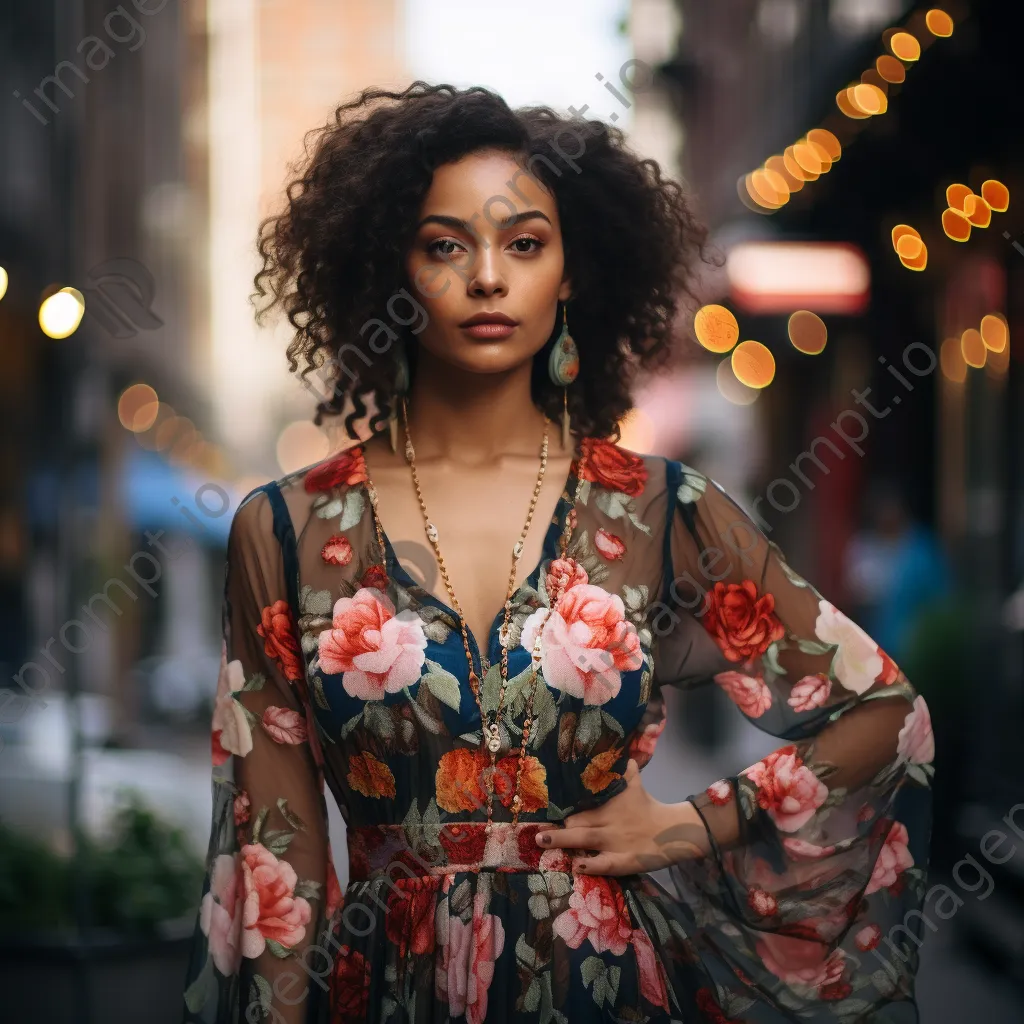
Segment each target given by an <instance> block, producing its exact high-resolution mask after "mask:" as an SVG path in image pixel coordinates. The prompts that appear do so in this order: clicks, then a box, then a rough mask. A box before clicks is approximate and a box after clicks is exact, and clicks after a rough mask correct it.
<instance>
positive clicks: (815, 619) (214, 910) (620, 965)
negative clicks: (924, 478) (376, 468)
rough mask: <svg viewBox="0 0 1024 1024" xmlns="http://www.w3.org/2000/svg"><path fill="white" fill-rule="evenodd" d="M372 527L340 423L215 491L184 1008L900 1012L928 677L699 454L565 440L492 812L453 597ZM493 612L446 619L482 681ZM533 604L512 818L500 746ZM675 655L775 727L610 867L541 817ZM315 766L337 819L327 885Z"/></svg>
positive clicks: (638, 714) (612, 769)
mask: <svg viewBox="0 0 1024 1024" xmlns="http://www.w3.org/2000/svg"><path fill="white" fill-rule="evenodd" d="M584 451H585V455H586V457H585V458H581V455H582V454H583V453H584ZM577 485H579V487H578V489H577ZM566 526H568V528H569V530H570V533H569V544H568V548H567V550H566V551H565V556H564V557H561V554H560V551H559V547H558V540H559V538H560V536H561V534H562V532H563V528H564V527H566ZM382 540H383V550H381V542H380V541H379V539H378V535H377V533H376V531H375V528H374V519H373V513H372V508H371V505H370V502H369V492H368V489H367V474H366V463H365V460H364V449H363V446H362V443H357V444H355V445H353V446H352V447H349V448H347V449H345V450H343V451H341V452H340V453H338V454H336V455H333V456H331V457H330V458H328V459H326V460H325V461H323V462H321V463H318V464H316V465H315V466H313V467H311V468H308V469H305V470H302V471H299V472H297V473H294V474H292V475H289V476H287V477H284V478H283V479H281V480H279V481H276V482H274V483H270V484H267V485H264V486H262V487H260V488H257V489H256V490H255V491H253V492H251V493H250V494H249V495H248V496H247V498H246V499H245V500H244V501H243V502H242V504H241V506H240V508H239V510H238V512H237V514H236V516H235V518H234V521H233V523H232V526H231V532H230V539H229V544H228V560H227V571H226V582H225V595H224V611H223V624H224V647H223V652H224V654H223V660H222V665H221V672H220V678H219V681H218V690H217V697H216V706H215V710H214V713H213V740H212V746H213V765H214V767H213V820H212V826H211V834H210V846H209V855H208V870H207V877H206V881H205V883H204V886H203V892H202V899H201V906H200V909H199V912H198V918H197V922H196V929H195V938H194V944H193V952H192V959H191V963H190V967H189V972H188V978H187V982H186V991H185V996H184V1003H185V1008H184V1011H183V1013H184V1016H183V1020H184V1021H191V1022H202V1024H229V1022H231V1024H234V1022H239V1021H267V1020H269V1021H273V1022H288V1024H293V1022H299V1021H302V1022H307V1024H308V1022H316V1024H326V1022H330V1024H348V1022H358V1021H371V1022H374V1024H377V1022H385V1021H386V1022H390V1024H435V1022H441V1021H449V1020H452V1021H458V1022H462V1021H466V1022H467V1024H481V1022H483V1021H495V1022H507V1024H521V1022H526V1021H530V1022H533V1021H539V1022H543V1024H547V1022H558V1024H567V1022H571V1024H585V1022H588V1021H631V1022H652V1024H667V1022H670V1021H672V1022H684V1024H691V1022H697V1021H710V1022H716V1024H730V1022H731V1024H743V1022H746V1024H764V1022H782V1021H807V1022H837V1021H841V1022H851V1024H852V1022H855V1021H856V1022H862V1021H863V1022H867V1021H872V1022H873V1021H883V1020H884V1021H900V1022H904V1021H906V1022H914V1021H917V1020H918V1015H917V1011H916V1008H915V1006H916V1004H915V1001H914V995H913V978H914V974H915V971H916V966H917V953H918V948H919V947H920V944H921V941H922V935H921V919H922V918H921V915H920V914H919V913H917V911H919V909H920V907H921V903H922V897H923V892H924V887H925V871H926V862H927V849H928V840H929V830H930V814H931V790H930V778H931V773H932V766H931V761H932V758H933V754H934V749H933V740H932V732H931V725H930V721H929V716H928V709H927V707H926V706H925V703H924V701H923V699H922V698H921V697H920V696H917V695H916V694H915V692H914V690H913V689H912V688H911V685H910V683H909V682H908V681H907V679H906V678H905V677H904V675H903V673H902V672H901V671H900V669H899V668H898V667H897V666H896V665H895V664H894V663H893V661H892V660H891V659H890V658H889V657H888V656H887V655H886V653H885V652H884V651H883V650H881V649H880V648H879V647H878V646H877V644H875V643H874V642H873V641H872V640H871V639H870V637H868V636H867V635H866V634H865V633H864V631H863V630H862V629H861V628H860V627H858V626H857V625H856V624H855V623H854V622H852V621H851V620H850V619H848V618H847V617H846V616H845V615H843V613H842V612H841V611H839V610H838V609H837V608H836V607H834V606H833V605H832V604H830V603H829V601H828V600H826V599H825V598H823V597H822V596H821V595H820V594H819V593H818V592H817V591H816V590H815V588H814V587H813V586H812V585H811V584H809V583H808V582H807V581H806V580H804V579H802V578H801V577H800V576H799V575H798V574H797V573H796V572H794V571H793V569H791V568H790V567H789V566H788V565H787V563H786V561H785V559H784V557H783V554H782V552H781V551H780V549H779V548H778V546H777V545H776V544H774V543H773V542H772V541H771V540H769V539H768V536H767V534H766V532H765V529H764V528H762V526H760V525H759V524H758V523H757V522H755V521H754V519H753V518H752V517H751V516H750V515H748V514H747V513H746V512H745V511H744V510H743V509H742V508H741V507H740V506H739V505H738V504H737V503H736V502H735V501H734V500H733V499H732V498H730V497H729V496H728V494H727V493H726V492H725V491H724V490H723V489H722V488H721V487H720V486H719V485H718V484H716V483H715V482H714V481H713V480H711V479H708V478H707V477H705V476H703V475H702V474H701V473H699V472H697V471H696V470H694V469H691V468H690V467H688V466H686V465H684V464H682V463H681V462H678V461H673V460H668V459H665V458H662V457H660V456H653V455H637V454H634V453H632V452H629V451H627V450H625V449H624V448H622V447H620V446H618V445H616V444H613V443H611V442H609V441H606V440H598V439H591V438H585V439H582V440H581V441H579V443H578V444H577V447H576V450H575V452H574V460H573V463H572V467H571V469H570V471H569V475H568V478H567V480H566V482H565V487H564V489H563V491H562V495H561V497H560V499H559V502H558V506H557V508H556V511H555V513H554V515H553V516H552V519H551V521H550V523H549V524H548V527H547V533H546V535H545V538H544V549H543V554H542V557H541V560H540V562H539V564H538V565H537V566H536V567H535V568H534V569H533V571H532V572H531V573H530V575H529V576H528V577H527V578H526V580H525V581H524V583H523V584H522V585H521V586H520V587H519V589H518V590H517V591H516V593H515V596H514V599H513V608H512V620H511V629H510V632H509V635H508V637H507V638H506V640H507V643H508V678H509V685H508V691H507V695H506V704H505V709H504V710H503V713H502V718H501V723H502V737H501V738H502V748H501V752H500V754H499V760H498V769H499V771H498V772H497V773H496V774H495V776H494V779H495V797H494V809H495V813H494V818H495V824H494V827H493V829H492V831H491V832H490V834H487V833H485V826H484V822H485V821H486V810H485V802H484V792H483V788H482V786H483V783H482V782H481V772H482V770H483V768H484V766H485V765H489V759H486V758H485V757H484V756H483V755H482V753H481V721H480V713H479V710H478V708H477V705H476V702H475V700H474V698H473V695H472V692H471V690H470V688H469V682H468V666H467V661H466V657H465V650H464V647H463V643H462V636H461V633H460V630H459V625H458V620H457V618H456V616H455V614H454V612H453V611H452V609H451V608H450V607H449V606H448V605H447V604H446V603H444V602H443V601H441V600H440V599H439V598H438V597H437V596H436V595H434V594H432V593H430V592H428V591H427V590H426V589H424V587H423V586H422V585H420V584H419V583H418V582H417V581H416V579H415V578H414V577H413V576H412V575H411V574H410V573H409V572H408V571H407V570H406V569H405V568H404V567H403V566H402V564H401V563H400V562H399V561H398V559H397V557H396V554H395V550H394V548H393V546H392V544H391V541H390V540H389V539H388V538H387V536H386V535H384V536H383V538H382ZM555 580H559V581H563V582H564V581H566V580H567V585H564V586H563V587H562V589H561V592H560V596H559V597H558V599H557V602H556V603H555V605H554V606H553V607H552V606H551V605H550V603H549V597H548V595H549V594H550V593H552V592H553V591H555V590H556V588H555V587H554V586H553V581H555ZM500 623H501V618H500V615H499V616H498V617H496V619H495V621H494V624H493V628H492V630H491V632H490V634H489V636H488V637H487V638H486V647H487V650H486V651H480V650H478V649H477V646H476V644H475V643H472V642H471V650H472V655H473V659H474V667H475V669H476V671H477V673H478V677H479V678H480V679H481V680H482V684H481V700H482V703H483V707H484V711H485V713H487V712H489V711H490V710H492V709H493V708H494V707H495V705H496V703H497V693H498V686H499V682H500V679H499V667H500V660H501V647H500V644H499V635H498V634H499V626H500ZM538 630H539V631H541V634H542V641H543V660H542V662H541V665H540V671H539V672H538V675H537V678H536V689H535V691H534V702H533V709H532V713H533V726H532V729H531V731H530V734H529V739H528V747H527V757H526V759H525V763H524V766H523V774H522V780H521V784H520V796H521V799H522V801H523V802H522V808H521V814H520V819H519V822H518V823H517V824H516V825H513V824H512V822H511V818H512V814H511V811H510V809H509V807H510V804H511V792H510V786H509V785H507V784H503V783H502V779H503V778H505V779H507V778H509V777H513V778H514V772H515V760H516V755H517V754H518V750H519V741H520V738H521V735H522V732H521V729H522V722H523V719H524V717H525V714H526V706H527V697H528V693H527V692H526V685H527V683H528V681H529V679H530V672H529V667H530V660H531V651H532V648H533V642H534V638H535V636H536V634H537V631H538ZM703 683H714V684H716V685H718V686H719V687H721V688H722V690H723V691H724V692H725V693H726V694H727V695H728V696H729V698H731V700H732V702H733V703H734V704H735V705H736V708H737V709H738V711H739V713H740V714H743V715H745V716H746V717H747V718H749V719H750V720H751V721H752V722H753V723H754V724H756V725H757V726H759V727H760V728H761V729H763V730H764V731H765V732H767V733H769V734H771V735H772V736H775V737H777V738H778V741H779V747H778V749H777V750H775V751H774V753H771V754H770V755H768V756H766V757H765V758H763V759H762V760H760V761H758V762H757V763H756V764H754V765H752V766H750V767H747V768H745V769H744V770H742V771H740V772H738V774H737V775H735V776H733V777H730V778H725V779H721V780H720V781H716V782H713V783H712V784H711V785H709V786H708V788H707V789H706V790H705V791H703V792H701V793H698V794H696V795H692V796H688V795H687V794H685V793H680V794H679V796H678V799H679V800H683V799H689V800H690V801H691V802H692V803H693V804H694V805H695V806H696V807H697V809H698V811H699V813H700V816H701V819H702V821H703V823H704V825H705V826H706V828H707V833H708V843H709V844H710V849H711V853H710V854H709V855H707V856H704V857H699V858H697V859H695V860H689V861H685V862H682V863H679V864H676V865H674V866H672V867H671V868H670V869H668V870H667V872H658V873H656V874H637V875H629V876H624V877H617V878H615V877H589V876H576V875H574V874H573V873H572V872H571V870H570V863H569V858H568V857H567V856H566V854H565V852H564V851H560V850H545V851H541V850H540V848H539V847H538V846H537V844H536V842H535V839H534V837H535V834H536V832H537V830H538V826H539V824H541V823H551V822H553V823H556V825H557V823H558V822H561V821H562V819H564V818H565V817H566V816H568V815H570V814H573V813H576V812H579V811H582V810H585V809H588V808H592V807H595V806H597V805H599V804H601V803H602V802H604V801H606V800H608V799H610V798H611V797H613V796H615V795H616V794H617V793H619V792H621V791H622V789H623V788H624V787H625V782H624V779H623V774H624V772H625V770H626V766H627V763H628V761H629V759H630V758H634V759H636V760H637V762H638V763H639V764H640V766H641V767H643V766H644V765H645V764H646V763H647V762H648V761H649V760H650V758H651V756H652V755H653V754H654V752H655V746H656V743H657V740H658V736H659V734H660V733H661V732H662V730H663V728H664V726H665V698H664V694H663V690H664V688H665V687H666V686H676V687H692V686H697V685H700V684H703ZM502 769H505V770H506V773H505V774H503V772H502ZM325 786H329V787H330V790H331V792H332V794H333V795H334V798H335V800H336V801H337V804H338V807H339V809H340V811H341V814H342V816H343V817H344V820H345V822H346V826H347V843H348V863H349V876H350V881H349V883H348V885H347V887H346V889H345V891H342V890H341V888H340V886H339V883H338V879H337V877H336V874H335V869H334V866H333V858H332V852H331V849H330V844H329V838H328V827H327V812H326V799H325V793H326V790H325Z"/></svg>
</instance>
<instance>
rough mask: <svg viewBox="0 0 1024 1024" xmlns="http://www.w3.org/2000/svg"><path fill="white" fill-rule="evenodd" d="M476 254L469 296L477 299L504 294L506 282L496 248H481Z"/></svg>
mask: <svg viewBox="0 0 1024 1024" xmlns="http://www.w3.org/2000/svg"><path fill="white" fill-rule="evenodd" d="M477 252H478V255H477V258H476V266H475V267H474V272H473V275H472V276H471V277H470V280H469V286H468V290H469V294H470V295H473V296H475V297H478V298H485V297H487V296H491V295H504V294H506V293H507V292H508V282H507V281H506V280H505V273H504V269H503V267H502V264H501V253H500V252H499V251H498V246H496V245H490V246H487V247H486V248H484V247H481V248H480V249H478V250H477Z"/></svg>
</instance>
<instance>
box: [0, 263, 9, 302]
mask: <svg viewBox="0 0 1024 1024" xmlns="http://www.w3.org/2000/svg"><path fill="white" fill-rule="evenodd" d="M6 294H7V271H6V270H4V268H3V267H0V299H2V298H3V297H4V296H5V295H6Z"/></svg>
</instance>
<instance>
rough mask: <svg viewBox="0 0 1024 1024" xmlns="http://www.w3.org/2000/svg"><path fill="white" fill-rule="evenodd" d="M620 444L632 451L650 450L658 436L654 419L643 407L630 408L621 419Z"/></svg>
mask: <svg viewBox="0 0 1024 1024" xmlns="http://www.w3.org/2000/svg"><path fill="white" fill-rule="evenodd" d="M619 430H620V431H621V436H620V438H619V444H621V445H622V447H623V448H626V449H628V450H629V451H631V452H649V451H651V450H652V449H653V448H654V444H655V441H656V439H657V436H658V431H657V428H656V427H655V426H654V420H652V419H651V417H650V416H648V415H647V413H645V412H644V411H643V410H642V409H630V410H629V412H627V413H626V415H625V416H623V418H622V419H621V420H620V421H619Z"/></svg>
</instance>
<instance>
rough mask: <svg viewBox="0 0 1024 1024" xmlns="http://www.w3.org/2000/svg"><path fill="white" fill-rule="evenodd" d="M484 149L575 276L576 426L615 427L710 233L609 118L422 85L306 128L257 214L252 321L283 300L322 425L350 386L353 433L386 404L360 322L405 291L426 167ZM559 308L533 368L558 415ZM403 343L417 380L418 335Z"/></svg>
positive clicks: (370, 99) (666, 346)
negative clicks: (555, 226)
mask: <svg viewBox="0 0 1024 1024" xmlns="http://www.w3.org/2000/svg"><path fill="white" fill-rule="evenodd" d="M493 149H497V150H502V151H505V152H508V153H509V154H510V155H512V156H513V157H514V158H515V159H516V161H517V162H518V163H519V164H520V166H522V167H524V169H525V170H526V171H527V172H528V173H529V174H531V175H532V176H533V177H534V178H535V179H536V180H537V181H539V182H540V183H541V184H542V185H543V186H545V187H546V188H547V189H548V190H549V191H550V192H551V193H552V194H553V195H554V197H555V201H556V204H557V208H558V213H559V217H560V219H561V222H562V237H563V245H564V250H565V265H566V270H567V272H568V273H569V274H570V275H571V279H572V282H573V297H572V298H571V299H570V301H569V304H568V315H569V325H570V330H571V331H572V334H573V337H574V338H575V339H576V340H577V343H578V345H579V348H580V354H581V359H580V372H579V376H578V377H577V379H576V381H575V382H574V383H573V385H572V386H571V387H570V388H569V389H568V394H569V403H570V406H569V411H570V416H571V419H572V423H573V427H574V430H575V432H576V433H578V434H580V435H582V436H588V435H589V436H598V437H608V438H611V439H613V440H618V439H619V437H620V436H621V435H620V432H619V429H618V426H617V423H618V421H619V420H620V419H621V418H622V416H624V415H625V413H626V412H628V411H629V409H630V408H631V407H632V404H633V403H632V400H631V397H630V392H631V383H632V379H633V376H634V374H635V372H636V370H637V369H638V368H639V369H644V370H650V369H652V368H653V367H654V366H656V365H661V364H662V363H663V362H664V361H665V359H666V357H667V356H668V355H669V354H670V351H671V343H672V333H673V322H674V320H675V318H676V315H677V313H678V312H679V303H680V301H681V299H682V298H683V297H684V296H690V297H694V296H693V292H692V291H691V281H692V278H691V264H692V263H693V262H694V257H695V256H696V255H699V256H700V257H701V258H706V257H705V255H704V254H705V243H706V238H707V229H706V228H705V227H704V226H703V224H702V223H700V222H699V221H698V219H697V217H696V216H695V214H694V212H693V209H692V206H691V201H690V199H689V198H688V196H687V195H686V193H685V191H684V189H683V188H682V186H681V185H680V184H678V183H677V182H675V181H673V180H671V179H666V178H664V177H663V176H662V173H661V169H660V168H659V166H658V164H657V163H656V162H655V161H653V160H642V159H640V158H639V157H638V156H637V155H636V154H634V153H632V152H631V151H630V150H629V149H628V148H627V147H626V144H625V137H624V135H623V133H622V131H620V130H619V129H617V128H614V127H612V126H609V125H607V124H605V123H604V122H602V121H599V120H586V119H583V118H566V117H563V116H562V115H560V114H558V113H556V112H555V111H554V110H552V109H551V108H549V107H525V108H520V109H517V110H513V109H512V108H511V107H509V105H508V104H507V103H506V102H505V101H504V100H503V99H502V98H501V97H500V96H499V95H497V94H496V93H494V92H492V91H491V90H489V89H485V88H482V87H473V88H469V89H458V88H456V87H454V86H451V85H431V84H429V83H427V82H424V81H416V82H413V83H412V84H411V85H410V86H409V87H408V88H406V89H405V90H404V91H402V92H393V91H389V90H386V89H380V88H369V89H365V90H364V91H363V92H361V93H360V94H359V95H358V96H357V97H356V98H355V99H354V100H352V101H351V102H349V103H344V104H342V105H341V106H339V107H338V108H337V110H336V111H335V112H334V116H333V118H332V119H331V120H330V121H328V123H327V124H326V125H324V126H323V127H322V128H318V129H314V130H313V131H311V132H310V133H308V135H307V136H306V158H305V160H304V162H303V163H302V164H301V165H300V167H299V168H297V169H296V173H297V174H298V176H297V177H296V178H295V179H294V180H293V181H292V182H291V183H290V184H289V185H288V188H287V193H286V194H287V203H286V204H285V206H284V209H283V212H281V213H279V214H278V215H276V216H271V217H268V218H267V219H266V220H264V221H263V222H262V224H261V225H260V231H259V252H260V256H261V257H262V261H263V267H262V269H261V270H260V271H259V273H258V274H257V275H256V277H255V285H256V292H255V293H254V295H253V300H254V302H255V303H256V305H257V321H258V322H262V321H263V319H264V317H265V316H266V315H267V313H268V312H269V311H270V310H271V309H273V308H274V307H275V306H280V307H281V309H283V311H284V312H285V313H286V314H287V317H288V320H289V322H290V323H291V325H292V327H293V328H294V329H295V336H294V338H293V340H292V341H291V343H290V344H289V346H288V350H287V356H288V361H289V367H290V369H291V371H292V372H293V373H294V372H295V371H296V369H297V368H298V366H299V360H300V359H301V360H302V361H303V362H304V367H303V369H302V371H301V372H300V374H299V376H300V378H301V379H302V381H303V382H304V383H305V384H306V385H307V386H309V385H308V381H306V377H307V376H308V374H309V373H310V372H311V371H312V370H314V369H320V368H322V367H324V366H325V365H328V364H329V365H330V371H329V372H330V374H331V375H332V376H334V377H335V380H334V381H333V382H332V385H333V394H332V395H331V396H330V397H329V398H327V399H326V400H321V401H319V402H318V405H317V409H316V415H315V420H314V422H315V423H316V424H317V425H320V423H321V422H322V419H323V416H324V415H325V414H327V415H339V414H340V413H342V412H343V411H344V407H345V400H346V398H347V397H350V398H351V400H352V403H353V405H354V410H355V411H354V412H352V413H351V414H350V415H348V416H347V417H346V419H345V431H346V433H347V434H348V435H349V436H351V437H355V436H357V435H356V434H355V432H354V426H353V424H354V421H355V420H356V419H357V418H362V417H363V416H365V415H366V412H367V407H366V405H365V404H364V403H363V397H364V396H366V395H368V394H372V395H373V399H374V403H375V405H376V407H377V409H378V413H377V415H376V416H375V417H374V419H373V421H372V422H371V424H370V428H371V430H375V429H377V427H378V426H379V425H380V424H381V422H382V420H383V417H384V416H386V415H387V413H388V412H389V411H390V409H391V408H392V403H393V401H394V399H395V394H394V381H395V374H396V368H397V367H396V363H395V360H394V358H393V357H392V358H382V357H381V356H380V351H379V348H378V349H370V348H369V344H368V342H367V339H366V338H365V337H364V333H363V332H364V331H365V329H366V327H367V323H368V321H372V322H374V323H378V322H379V321H381V320H383V321H387V319H388V317H387V313H386V311H387V310H389V309H391V308H393V307H391V306H389V300H390V301H392V302H393V300H394V297H395V296H396V294H398V293H400V291H401V290H402V289H403V288H405V289H408V288H409V283H408V281H407V280H406V276H407V275H406V272H405V268H404V257H405V254H406V252H407V250H408V247H409V245H410V244H411V242H412V239H413V237H414V229H415V224H416V218H417V216H418V213H419V210H420V208H421V204H422V201H423V198H424V196H425V195H426V193H427V191H428V189H429V188H430V185H431V181H432V179H433V174H434V170H435V169H436V168H437V167H440V166H442V165H444V164H447V163H452V162H454V161H456V160H458V159H460V158H462V157H463V156H466V155H468V154H470V153H472V152H476V151H480V150H493ZM577 151H579V152H577ZM268 296H269V300H268V301H263V302H262V303H261V302H260V300H267V298H268ZM558 314H559V315H558V318H557V319H556V322H555V330H554V331H553V333H552V336H551V338H549V339H548V342H547V343H546V345H545V346H544V348H543V349H542V350H541V351H540V352H539V353H538V354H537V356H536V357H535V358H534V369H533V376H532V394H533V398H534V401H535V402H536V403H537V405H538V407H539V408H540V409H541V410H543V411H544V412H545V413H546V414H547V415H549V416H551V417H552V418H557V417H558V416H559V415H560V414H561V410H562V391H561V389H560V388H556V387H555V386H554V385H552V384H551V382H550V380H549V378H548V375H547V357H548V353H549V351H550V346H551V345H553V344H554V339H555V337H556V336H557V334H558V331H559V330H560V327H561V322H560V321H561V310H559V311H558ZM395 319H397V318H395ZM361 329H362V330H361ZM394 329H395V330H396V332H397V333H398V334H399V336H402V335H403V334H404V333H405V332H404V331H403V329H402V328H401V327H400V326H399V325H398V324H394ZM410 336H411V335H410ZM405 340H408V338H406V339H405ZM342 350H344V352H345V353H353V354H354V355H356V356H357V357H359V358H360V359H361V363H360V364H359V366H358V373H356V372H353V371H352V370H351V369H350V368H348V367H346V368H345V374H346V376H345V379H340V378H341V372H340V370H339V369H338V366H339V364H340V362H341V359H340V355H339V353H340V351H342ZM405 351H406V354H407V361H408V366H409V372H410V375H412V376H413V377H414V376H415V362H416V346H415V345H412V344H407V345H406V346H405Z"/></svg>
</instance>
